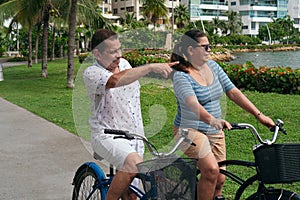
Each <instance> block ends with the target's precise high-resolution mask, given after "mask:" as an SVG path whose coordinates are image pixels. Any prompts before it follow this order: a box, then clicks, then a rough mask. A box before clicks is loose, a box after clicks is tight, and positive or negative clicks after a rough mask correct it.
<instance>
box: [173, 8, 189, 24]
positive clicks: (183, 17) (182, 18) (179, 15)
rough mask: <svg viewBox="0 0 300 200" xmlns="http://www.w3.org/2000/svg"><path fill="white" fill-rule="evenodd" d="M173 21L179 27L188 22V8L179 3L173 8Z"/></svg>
mask: <svg viewBox="0 0 300 200" xmlns="http://www.w3.org/2000/svg"><path fill="white" fill-rule="evenodd" d="M174 21H175V24H176V25H177V28H179V29H181V28H183V27H184V26H185V25H186V24H188V22H189V21H190V15H189V11H188V8H187V7H186V6H185V5H183V4H179V6H177V7H176V8H175V9H174Z"/></svg>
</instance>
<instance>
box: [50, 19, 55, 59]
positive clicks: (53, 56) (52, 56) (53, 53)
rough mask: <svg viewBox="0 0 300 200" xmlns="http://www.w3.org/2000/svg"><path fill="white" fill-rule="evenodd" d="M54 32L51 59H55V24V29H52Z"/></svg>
mask: <svg viewBox="0 0 300 200" xmlns="http://www.w3.org/2000/svg"><path fill="white" fill-rule="evenodd" d="M52 31H53V33H52V42H51V58H50V60H54V59H55V51H54V49H55V24H54V25H53V29H52Z"/></svg>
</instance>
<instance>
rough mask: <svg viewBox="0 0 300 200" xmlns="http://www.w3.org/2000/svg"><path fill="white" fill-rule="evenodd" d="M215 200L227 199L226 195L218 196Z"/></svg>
mask: <svg viewBox="0 0 300 200" xmlns="http://www.w3.org/2000/svg"><path fill="white" fill-rule="evenodd" d="M214 200H225V197H224V196H223V195H220V196H216V197H215V198H214Z"/></svg>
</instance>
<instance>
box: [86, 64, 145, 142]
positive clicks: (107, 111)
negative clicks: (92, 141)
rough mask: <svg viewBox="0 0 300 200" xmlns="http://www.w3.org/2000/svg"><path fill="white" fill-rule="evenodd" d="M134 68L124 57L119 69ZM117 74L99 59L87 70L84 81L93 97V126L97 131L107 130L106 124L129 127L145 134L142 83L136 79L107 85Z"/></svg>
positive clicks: (91, 125) (113, 126)
mask: <svg viewBox="0 0 300 200" xmlns="http://www.w3.org/2000/svg"><path fill="white" fill-rule="evenodd" d="M129 68H131V65H130V64H129V62H128V61H127V60H125V59H121V60H120V64H119V69H120V71H123V70H125V69H129ZM112 75H113V73H112V72H110V71H108V70H107V69H105V68H104V67H102V66H100V65H99V64H98V63H97V62H96V63H94V65H93V66H90V67H88V68H87V69H86V70H85V71H84V75H83V77H84V82H85V85H86V88H87V91H88V95H89V98H90V99H91V112H92V116H91V118H90V121H89V123H90V128H91V132H92V135H93V134H102V135H101V137H106V136H105V135H104V134H103V129H104V128H110V129H120V130H128V131H129V132H133V133H138V134H141V135H144V129H143V122H142V114H141V108H140V84H139V82H138V81H134V82H133V83H131V84H129V85H124V86H121V87H116V88H111V89H105V86H106V83H107V81H108V79H109V78H110V77H111V76H112Z"/></svg>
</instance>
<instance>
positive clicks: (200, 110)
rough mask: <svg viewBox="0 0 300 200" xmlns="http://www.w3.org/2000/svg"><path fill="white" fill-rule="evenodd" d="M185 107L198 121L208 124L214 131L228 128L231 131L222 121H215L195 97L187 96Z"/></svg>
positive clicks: (224, 121) (228, 124) (225, 122)
mask: <svg viewBox="0 0 300 200" xmlns="http://www.w3.org/2000/svg"><path fill="white" fill-rule="evenodd" d="M186 105H187V107H188V108H189V109H190V110H191V111H192V112H194V113H195V114H196V116H197V117H198V119H199V120H200V121H203V122H204V123H206V124H209V125H211V126H213V127H215V128H216V129H223V128H228V129H231V125H230V123H229V122H227V121H226V120H224V119H216V118H214V117H213V116H212V115H211V114H209V112H207V111H206V110H205V108H204V107H203V106H202V105H201V104H200V103H199V102H198V100H197V98H196V97H195V96H189V97H187V98H186Z"/></svg>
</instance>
